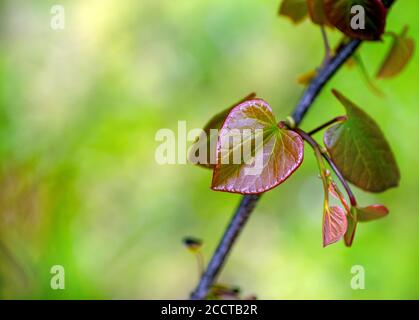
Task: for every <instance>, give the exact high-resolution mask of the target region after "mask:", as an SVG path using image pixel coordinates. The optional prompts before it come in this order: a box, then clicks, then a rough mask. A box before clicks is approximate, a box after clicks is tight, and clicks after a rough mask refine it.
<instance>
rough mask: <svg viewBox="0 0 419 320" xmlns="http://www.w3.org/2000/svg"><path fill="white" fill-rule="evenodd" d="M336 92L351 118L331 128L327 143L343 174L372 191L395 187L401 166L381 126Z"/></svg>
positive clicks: (360, 186)
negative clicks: (397, 162)
mask: <svg viewBox="0 0 419 320" xmlns="http://www.w3.org/2000/svg"><path fill="white" fill-rule="evenodd" d="M333 94H334V95H335V96H336V98H338V100H339V101H340V102H341V103H342V104H343V105H344V107H345V108H346V112H347V116H348V119H347V120H346V121H343V122H341V123H339V124H336V125H334V126H332V127H330V128H329V129H328V130H327V131H326V133H325V136H324V143H325V146H326V148H327V150H328V152H329V154H330V156H331V158H332V159H333V161H334V163H335V164H336V166H337V167H338V168H339V170H340V172H341V173H342V175H343V177H344V178H345V179H346V180H348V181H349V182H352V183H353V184H354V185H356V186H357V187H359V188H361V189H363V190H365V191H370V192H381V191H384V190H387V189H389V188H391V187H396V186H397V185H398V183H399V180H400V173H399V169H398V167H397V164H396V160H395V159H394V156H393V153H392V151H391V149H390V146H389V144H388V142H387V141H386V139H385V137H384V135H383V133H382V132H381V130H380V128H379V127H378V125H377V124H376V123H375V121H374V120H373V119H372V118H371V117H370V116H368V115H367V114H366V113H365V112H364V111H362V110H361V109H360V108H358V107H357V106H356V105H355V104H354V103H352V102H351V101H349V100H348V99H347V98H345V97H344V96H343V95H342V94H341V93H339V92H338V91H336V90H333Z"/></svg>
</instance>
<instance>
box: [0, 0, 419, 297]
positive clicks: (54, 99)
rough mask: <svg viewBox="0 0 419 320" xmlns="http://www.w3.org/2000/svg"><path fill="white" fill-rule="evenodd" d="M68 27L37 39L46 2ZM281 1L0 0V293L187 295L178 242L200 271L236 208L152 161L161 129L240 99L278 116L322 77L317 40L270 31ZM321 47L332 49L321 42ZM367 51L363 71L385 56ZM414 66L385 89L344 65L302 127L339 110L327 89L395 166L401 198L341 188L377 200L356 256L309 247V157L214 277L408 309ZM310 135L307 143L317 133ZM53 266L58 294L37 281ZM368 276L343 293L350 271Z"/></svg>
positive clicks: (301, 32)
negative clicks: (193, 245)
mask: <svg viewBox="0 0 419 320" xmlns="http://www.w3.org/2000/svg"><path fill="white" fill-rule="evenodd" d="M54 4H61V5H63V6H64V8H65V29H64V30H53V29H51V27H50V20H51V17H52V14H51V12H50V10H51V7H52V5H54ZM278 6H279V0H269V1H268V0H267V1H257V0H245V1H243V0H230V1H225V0H212V1H209V0H208V1H193V0H177V1H168V0H166V1H164V0H160V1H156V0H140V1H138V0H124V1H121V0H119V1H117V0H89V1H85V0H78V1H75V0H72V1H59V3H57V2H56V1H24V0H22V1H12V0H8V1H2V2H1V4H0V12H1V13H0V26H1V27H0V39H1V42H0V163H1V166H0V297H1V298H3V299H11V298H23V299H35V298H49V299H62V298H75V299H84V298H92V299H99V298H111V299H143V298H149V299H157V298H174V299H181V298H187V297H188V295H189V292H190V291H191V290H192V288H193V287H194V286H195V284H196V282H197V273H198V272H197V269H196V264H195V260H194V257H193V256H192V255H191V254H190V253H189V252H187V251H186V250H185V248H184V247H183V245H182V242H181V239H182V238H183V237H184V236H185V235H194V236H197V237H200V238H202V239H204V241H205V246H204V248H203V253H204V255H205V257H206V259H207V260H208V258H209V257H210V255H211V254H212V252H213V249H214V247H215V246H216V244H217V242H218V240H219V238H220V236H221V234H222V232H223V231H224V228H225V226H226V224H227V222H228V221H229V219H230V216H231V214H232V212H233V210H234V208H235V207H236V205H237V203H238V201H239V199H240V197H239V196H237V195H231V194H223V193H217V192H212V191H211V190H210V188H209V186H210V182H211V172H210V171H207V170H204V169H201V168H197V167H194V166H192V165H166V166H160V165H158V164H156V162H155V160H154V153H155V149H156V147H157V146H158V144H159V142H157V141H155V134H156V131H157V130H158V129H161V128H170V129H173V130H175V131H176V130H177V122H178V120H185V121H187V126H188V129H193V128H196V127H202V126H203V125H204V124H205V122H206V120H207V119H208V118H209V117H211V116H212V115H213V114H215V113H217V112H219V111H221V110H222V109H224V108H225V107H227V106H229V105H231V104H232V103H233V102H235V101H237V100H238V99H240V98H242V97H244V96H245V95H247V94H248V93H250V92H252V91H255V92H257V94H258V95H259V96H260V97H262V98H264V99H265V100H266V101H268V102H269V103H270V104H271V105H272V107H273V109H274V111H275V113H276V114H277V117H278V118H284V117H285V116H287V115H288V114H290V112H291V111H292V109H293V106H294V105H295V103H296V101H297V100H298V97H299V96H300V94H301V92H302V90H303V88H302V87H301V86H300V85H298V84H297V83H296V78H297V77H298V75H300V74H302V73H305V72H306V71H309V70H311V69H313V68H315V67H316V66H317V65H319V63H320V61H321V59H322V56H323V47H322V42H321V34H320V32H319V30H318V28H316V27H315V26H313V25H311V24H310V23H309V22H308V21H305V22H304V23H303V24H301V25H299V26H298V27H295V26H294V25H292V23H291V22H290V21H289V20H288V19H286V18H279V17H278V16H277V14H276V13H277V10H278ZM418 11H419V3H418V2H417V1H415V0H408V1H406V0H404V1H397V3H396V5H395V6H394V9H392V10H391V14H390V16H389V22H388V30H394V31H398V32H399V31H400V30H401V29H402V27H403V26H404V25H405V24H409V25H410V35H412V36H413V37H414V38H415V39H416V42H418V36H417V35H418V34H419V20H418V19H417V12H418ZM329 34H330V37H331V39H333V40H336V39H338V38H339V34H338V33H337V32H329ZM389 40H390V39H389V38H387V37H386V38H385V44H384V45H383V44H380V43H372V44H364V45H363V48H362V55H363V58H364V62H365V64H366V65H367V68H368V70H369V72H370V73H371V74H373V73H375V71H376V70H377V68H378V66H379V64H380V63H381V61H382V59H383V56H384V54H385V53H386V51H387V50H388V47H389V44H390V43H391V42H390V41H389ZM418 75H419V63H418V60H417V56H415V57H414V59H413V61H412V62H411V63H410V64H409V66H408V68H407V69H406V70H405V71H404V72H403V73H402V74H401V75H400V76H399V77H398V78H396V79H393V80H387V81H379V82H377V83H376V84H377V86H378V87H379V88H380V89H381V90H382V91H383V92H385V95H386V96H385V98H379V97H377V96H375V95H374V94H373V93H372V92H371V91H369V90H368V89H367V87H366V84H365V82H364V81H363V78H362V76H361V75H360V72H359V71H358V70H357V69H356V68H355V69H354V68H352V69H349V68H343V69H342V70H341V72H339V74H338V75H337V76H336V77H335V78H334V79H333V81H332V83H331V84H329V86H328V87H327V88H326V89H325V90H324V92H323V94H322V95H321V97H320V98H319V99H318V100H317V101H316V103H315V105H314V106H313V108H312V109H311V111H310V112H309V114H308V116H307V117H306V119H305V121H304V123H303V127H304V128H306V129H310V128H313V127H314V126H317V125H318V124H320V123H323V122H325V120H328V119H329V118H331V117H334V116H337V115H340V114H342V113H343V108H342V107H341V106H340V105H339V104H338V102H337V101H336V100H335V99H334V98H333V96H332V95H331V94H330V89H331V88H338V89H339V90H341V91H342V92H343V93H344V94H345V95H348V96H349V97H351V98H352V99H353V100H354V101H355V102H357V103H358V104H359V105H361V106H362V107H363V108H364V109H365V110H367V112H368V113H369V114H371V115H373V116H374V117H376V119H377V121H378V123H379V124H380V125H381V127H382V128H383V130H384V132H385V133H386V136H387V137H388V139H389V141H390V144H391V145H392V148H393V150H394V151H395V153H396V158H397V160H398V163H399V166H400V169H401V173H402V180H401V184H400V187H399V188H397V189H393V190H390V191H387V192H385V193H383V194H379V195H373V194H365V193H363V192H359V191H358V190H356V191H357V192H356V194H357V195H358V197H359V199H360V202H361V203H362V204H370V203H374V202H379V203H384V204H386V205H387V206H388V207H389V208H390V210H391V213H390V215H389V217H387V218H386V219H383V220H380V221H378V222H375V223H371V224H364V225H361V226H360V227H359V229H358V232H357V237H356V240H355V244H354V247H353V248H351V249H347V248H345V247H344V245H343V243H338V244H336V245H332V246H330V247H328V248H326V249H323V248H322V240H321V215H322V212H321V211H322V198H323V196H322V188H321V181H320V179H318V177H317V176H318V174H317V171H316V170H317V167H316V163H315V159H314V156H313V154H312V151H311V150H310V149H307V153H306V157H305V163H304V165H303V166H302V167H301V169H300V170H299V171H298V172H297V173H296V174H295V175H293V176H292V177H291V178H290V179H289V180H288V182H287V183H286V184H284V185H281V186H279V187H278V188H276V189H275V190H273V191H271V192H269V193H267V194H266V195H265V196H264V197H263V198H262V200H261V202H260V203H259V206H258V207H257V210H256V211H255V212H254V214H253V216H252V217H251V219H250V221H249V224H248V225H247V227H246V228H245V230H244V232H243V234H242V236H241V237H240V239H239V241H238V243H237V246H236V247H235V249H234V251H233V252H232V254H231V256H230V259H229V261H228V263H227V265H226V267H225V269H224V271H223V273H222V275H221V278H220V281H221V282H223V283H227V284H232V285H237V286H240V287H241V288H242V290H243V292H244V293H245V294H256V295H257V296H258V297H259V298H266V299H295V298H297V299H306V298H309V299H324V298H331V299H343V298H349V299H367V298H385V299H393V298H396V299H398V298H408V299H412V298H416V299H417V298H419V237H418V236H417V234H418V228H419V204H418V190H419V188H418V187H419V186H418V184H419V182H418V181H419V167H418V163H419V149H418V148H417V145H416V141H415V140H416V138H417V134H418V124H419V114H418V101H419V94H418V80H419V79H418ZM319 138H320V136H319ZM57 264H58V265H62V266H64V268H65V280H66V281H65V290H52V289H51V287H50V279H51V276H52V275H51V274H50V269H51V267H52V266H53V265H57ZM354 265H362V266H363V267H364V268H365V272H366V275H365V285H366V288H365V290H352V289H351V287H350V281H351V278H352V276H353V275H352V274H351V268H352V266H354Z"/></svg>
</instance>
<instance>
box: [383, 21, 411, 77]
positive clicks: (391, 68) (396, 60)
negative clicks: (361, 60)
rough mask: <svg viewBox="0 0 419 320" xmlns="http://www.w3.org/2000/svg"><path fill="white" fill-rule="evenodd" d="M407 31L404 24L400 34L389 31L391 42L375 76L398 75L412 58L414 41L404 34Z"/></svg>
mask: <svg viewBox="0 0 419 320" xmlns="http://www.w3.org/2000/svg"><path fill="white" fill-rule="evenodd" d="M407 31H408V28H407V26H406V27H404V29H403V31H402V33H401V34H400V35H397V34H394V33H389V34H390V35H391V36H392V37H393V44H392V46H391V48H390V50H389V52H388V54H387V56H386V58H385V59H384V61H383V63H382V65H381V67H380V69H379V70H378V72H377V78H381V79H384V78H391V77H394V76H396V75H398V74H399V73H400V72H402V71H403V69H404V68H405V67H406V65H407V63H408V62H409V61H410V59H411V58H412V56H413V51H414V49H415V42H414V40H413V39H412V38H408V37H407V36H406V35H407Z"/></svg>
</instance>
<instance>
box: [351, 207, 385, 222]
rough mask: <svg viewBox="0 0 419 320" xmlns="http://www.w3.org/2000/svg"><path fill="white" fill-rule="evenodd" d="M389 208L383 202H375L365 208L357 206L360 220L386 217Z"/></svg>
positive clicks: (365, 220)
mask: <svg viewBox="0 0 419 320" xmlns="http://www.w3.org/2000/svg"><path fill="white" fill-rule="evenodd" d="M388 213H389V210H388V209H387V208H386V207H385V206H383V205H381V204H373V205H370V206H368V207H365V208H357V217H358V221H359V222H368V221H373V220H377V219H380V218H384V217H385V216H387V215H388Z"/></svg>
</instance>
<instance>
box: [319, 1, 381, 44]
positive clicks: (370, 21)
mask: <svg viewBox="0 0 419 320" xmlns="http://www.w3.org/2000/svg"><path fill="white" fill-rule="evenodd" d="M324 6H325V12H326V16H327V19H328V21H329V23H330V24H332V25H333V26H335V27H336V28H338V29H339V30H340V31H342V32H343V33H344V34H345V35H347V36H348V37H351V38H355V39H361V40H380V39H381V35H382V34H383V33H384V29H385V25H386V18H387V9H386V7H385V6H384V4H383V2H382V1H381V0H324ZM355 6H358V7H355ZM359 6H361V7H362V8H363V9H364V12H365V17H364V18H365V19H364V20H365V25H362V24H361V25H360V20H359V19H358V18H359V17H360V16H359V12H358V11H357V10H356V11H353V12H352V11H351V10H352V8H354V9H356V8H360V7H359ZM351 22H352V23H351Z"/></svg>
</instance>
